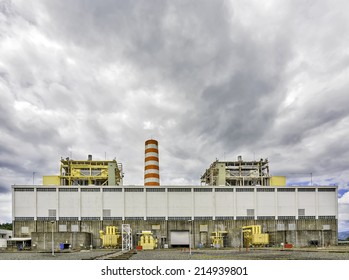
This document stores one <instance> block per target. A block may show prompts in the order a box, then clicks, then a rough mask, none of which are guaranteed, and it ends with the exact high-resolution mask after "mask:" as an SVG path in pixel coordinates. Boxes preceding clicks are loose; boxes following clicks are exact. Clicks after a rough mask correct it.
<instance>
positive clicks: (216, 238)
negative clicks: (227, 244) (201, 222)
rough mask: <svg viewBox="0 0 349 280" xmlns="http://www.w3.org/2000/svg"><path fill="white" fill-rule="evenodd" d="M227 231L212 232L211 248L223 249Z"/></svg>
mask: <svg viewBox="0 0 349 280" xmlns="http://www.w3.org/2000/svg"><path fill="white" fill-rule="evenodd" d="M227 233H228V232H227V231H223V230H221V231H214V232H212V233H211V241H212V246H213V247H215V248H223V247H224V237H225V236H226V234H227Z"/></svg>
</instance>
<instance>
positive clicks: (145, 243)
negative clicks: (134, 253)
mask: <svg viewBox="0 0 349 280" xmlns="http://www.w3.org/2000/svg"><path fill="white" fill-rule="evenodd" d="M138 246H142V250H154V249H155V248H157V246H158V241H157V239H156V238H154V237H153V233H152V232H151V231H142V233H140V238H139V241H138Z"/></svg>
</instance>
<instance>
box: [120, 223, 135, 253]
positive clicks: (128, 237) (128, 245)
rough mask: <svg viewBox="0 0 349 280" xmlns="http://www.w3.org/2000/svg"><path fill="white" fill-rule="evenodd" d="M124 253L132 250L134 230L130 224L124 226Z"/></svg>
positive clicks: (122, 231)
mask: <svg viewBox="0 0 349 280" xmlns="http://www.w3.org/2000/svg"><path fill="white" fill-rule="evenodd" d="M121 229H122V230H121V233H122V251H129V250H132V229H131V226H130V225H129V224H122V227H121Z"/></svg>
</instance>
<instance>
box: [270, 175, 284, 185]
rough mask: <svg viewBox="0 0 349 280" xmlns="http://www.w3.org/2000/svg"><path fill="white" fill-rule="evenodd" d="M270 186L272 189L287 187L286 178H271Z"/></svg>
mask: <svg viewBox="0 0 349 280" xmlns="http://www.w3.org/2000/svg"><path fill="white" fill-rule="evenodd" d="M270 186H272V187H285V186H286V177H285V176H271V178H270Z"/></svg>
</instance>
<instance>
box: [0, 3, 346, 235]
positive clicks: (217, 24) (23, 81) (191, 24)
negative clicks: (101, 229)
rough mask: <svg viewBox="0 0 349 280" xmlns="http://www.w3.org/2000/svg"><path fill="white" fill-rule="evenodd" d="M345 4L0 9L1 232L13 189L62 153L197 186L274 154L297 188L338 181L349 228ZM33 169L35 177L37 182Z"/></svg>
mask: <svg viewBox="0 0 349 280" xmlns="http://www.w3.org/2000/svg"><path fill="white" fill-rule="evenodd" d="M348 10H349V2H348V1H345V0H343V1H294V0H292V1H245V0H244V1H242V0H240V1H223V0H222V1H217V0H212V1H188V0H182V1H163V0H158V1H157V0H149V1H145V0H144V1H141V0H140V1H121V0H120V1H108V0H106V1H93V0H86V1H82V0H81V1H68V0H66V1H62V0H56V1H25V0H18V1H17V0H13V1H10V0H3V1H1V0H0V135H1V137H0V178H1V180H0V223H1V222H10V221H11V203H10V202H11V194H10V189H11V185H12V184H33V181H34V183H35V184H41V183H42V176H43V175H50V174H51V175H52V174H58V172H59V161H60V158H61V157H67V156H70V157H72V158H73V159H86V158H87V155H88V154H92V155H93V157H94V159H105V158H107V159H113V158H116V160H117V161H118V162H121V163H122V164H123V170H124V173H125V178H124V184H142V183H143V168H144V141H145V140H147V139H149V138H153V139H157V140H158V141H159V149H160V165H161V166H160V172H161V183H162V184H176V185H182V184H197V185H198V184H200V176H201V175H202V174H203V172H204V171H205V169H206V168H208V167H209V165H210V164H211V163H212V162H213V161H214V160H215V159H216V158H218V159H220V160H235V159H236V158H237V156H238V155H241V156H242V157H243V159H246V160H253V159H259V158H268V159H269V161H270V168H271V173H272V175H286V176H287V178H288V180H287V183H288V184H289V185H292V184H303V185H309V184H310V183H311V181H312V183H313V184H317V185H338V186H339V194H340V198H339V213H340V217H339V218H340V221H339V229H340V231H341V230H349V192H347V191H348V190H349V176H348V175H349V150H348V141H347V138H348V136H349V108H348V104H349V79H348V77H349V47H348V42H349V17H348V13H347V11H348ZM33 174H34V176H33Z"/></svg>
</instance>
